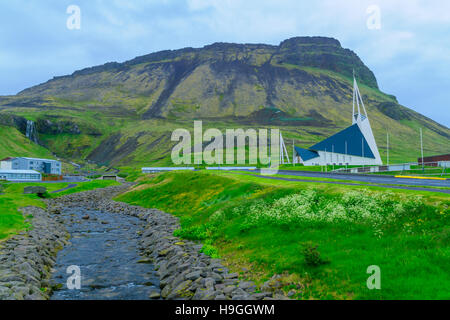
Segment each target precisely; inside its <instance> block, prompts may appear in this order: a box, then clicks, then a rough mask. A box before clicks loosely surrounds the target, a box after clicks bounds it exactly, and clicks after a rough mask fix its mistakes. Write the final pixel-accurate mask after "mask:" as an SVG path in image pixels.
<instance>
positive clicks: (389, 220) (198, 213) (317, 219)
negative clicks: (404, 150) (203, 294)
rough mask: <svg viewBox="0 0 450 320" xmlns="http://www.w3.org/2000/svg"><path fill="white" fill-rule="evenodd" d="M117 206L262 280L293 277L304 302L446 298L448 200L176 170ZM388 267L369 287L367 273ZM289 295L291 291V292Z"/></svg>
mask: <svg viewBox="0 0 450 320" xmlns="http://www.w3.org/2000/svg"><path fill="white" fill-rule="evenodd" d="M137 181H138V182H139V184H138V185H137V186H136V187H135V188H134V190H132V191H130V192H128V193H126V194H123V195H121V196H120V197H118V200H120V201H124V202H128V203H131V204H135V205H141V206H144V207H153V208H159V209H162V210H165V211H167V212H171V213H173V214H176V215H177V216H179V217H180V221H181V229H179V230H177V231H176V232H175V235H177V236H180V237H183V238H186V239H193V240H200V241H202V242H203V244H204V247H203V249H202V250H203V251H204V252H205V253H207V254H209V255H212V256H217V257H219V256H220V257H224V258H225V260H226V261H227V263H228V264H229V266H230V267H232V268H236V269H237V271H240V270H239V268H242V267H245V268H247V269H250V268H251V270H252V274H253V275H254V277H255V279H253V280H255V281H257V282H262V281H264V280H267V279H268V278H269V277H270V276H272V275H273V274H274V273H284V272H286V273H289V274H290V275H292V276H293V277H294V278H295V279H297V281H298V283H299V284H300V285H301V288H302V289H301V290H298V291H297V292H296V294H295V296H294V297H295V298H298V299H324V298H331V299H334V298H345V299H407V298H411V299H437V298H448V289H447V288H448V286H449V285H450V277H449V275H448V272H447V271H448V270H447V269H448V264H449V262H450V260H449V257H450V229H449V227H448V226H449V225H450V224H449V222H450V221H449V213H450V211H449V209H448V205H449V204H450V201H449V198H448V196H447V195H443V194H438V193H433V192H428V193H422V194H421V193H418V192H417V191H411V190H393V191H386V189H381V188H378V187H352V186H336V185H314V184H312V183H310V182H304V183H302V182H295V183H294V182H286V181H276V180H264V181H262V180H258V178H256V177H251V176H247V175H233V174H227V173H220V174H212V173H192V172H178V173H175V172H173V173H165V174H160V175H148V176H147V177H141V178H138V179H137ZM371 265H378V266H379V267H380V268H381V277H382V280H381V281H382V289H381V290H369V289H368V288H367V286H366V280H367V278H368V277H369V274H367V273H366V270H367V267H369V266H371ZM285 289H287V290H288V289H289V288H285Z"/></svg>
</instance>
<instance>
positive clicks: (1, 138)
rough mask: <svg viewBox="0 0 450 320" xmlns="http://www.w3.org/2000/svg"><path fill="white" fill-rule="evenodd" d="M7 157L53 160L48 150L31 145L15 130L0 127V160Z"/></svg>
mask: <svg viewBox="0 0 450 320" xmlns="http://www.w3.org/2000/svg"><path fill="white" fill-rule="evenodd" d="M8 156H23V157H45V158H54V157H53V156H52V154H51V152H50V151H49V150H48V149H46V148H44V147H41V146H39V145H37V144H35V143H32V142H31V141H30V140H29V139H28V138H27V137H25V136H24V135H23V134H22V133H20V132H19V131H18V130H17V129H16V128H14V127H7V126H2V125H0V159H3V158H5V157H8Z"/></svg>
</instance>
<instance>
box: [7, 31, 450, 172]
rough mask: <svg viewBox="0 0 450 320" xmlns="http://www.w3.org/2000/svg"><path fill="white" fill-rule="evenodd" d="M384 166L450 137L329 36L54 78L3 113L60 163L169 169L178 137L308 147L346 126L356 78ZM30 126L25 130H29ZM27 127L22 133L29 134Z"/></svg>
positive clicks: (434, 148) (166, 56) (188, 53)
mask: <svg viewBox="0 0 450 320" xmlns="http://www.w3.org/2000/svg"><path fill="white" fill-rule="evenodd" d="M353 69H354V70H355V74H356V77H357V79H358V82H359V85H360V90H361V94H362V97H363V99H364V102H365V105H366V108H367V112H368V115H369V118H370V120H371V124H372V127H373V131H374V134H375V138H376V141H377V143H378V146H379V149H380V153H381V156H382V158H383V160H384V159H385V157H386V133H387V132H389V135H390V146H391V151H390V159H391V161H397V162H404V161H414V160H416V159H417V157H418V156H419V154H420V152H419V128H423V130H424V153H425V155H434V154H441V153H448V145H449V144H448V141H449V138H450V130H449V129H448V128H447V127H445V126H442V125H440V124H438V123H437V122H435V121H433V120H431V119H429V118H426V117H424V116H422V115H420V114H418V113H416V112H414V111H413V110H411V109H408V108H406V107H404V106H401V105H399V104H398V102H397V100H396V98H395V97H393V96H391V95H388V94H386V93H383V92H381V91H380V90H379V89H378V84H377V81H376V78H375V76H374V75H373V73H372V72H371V71H370V70H369V68H367V66H365V65H364V63H363V62H362V61H361V60H360V59H359V58H358V56H357V55H356V54H355V53H354V52H352V51H351V50H349V49H345V48H342V47H341V45H340V43H339V42H338V41H337V40H335V39H331V38H321V37H313V38H308V37H301V38H300V37H299V38H292V39H288V40H286V41H283V42H282V43H280V45H278V46H270V45H263V44H255V45H253V44H229V43H216V44H213V45H210V46H205V47H203V48H198V49H194V48H185V49H181V50H174V51H162V52H156V53H152V54H149V55H146V56H142V57H137V58H135V59H132V60H130V61H126V62H124V63H107V64H105V65H102V66H96V67H92V68H87V69H83V70H80V71H76V72H74V73H73V74H72V75H68V76H63V77H55V78H54V79H52V80H49V81H48V82H46V83H43V84H40V85H37V86H34V87H31V88H29V89H26V90H24V91H23V92H21V93H19V94H18V95H16V96H6V97H0V123H1V117H2V115H3V116H5V115H6V114H14V115H16V116H21V117H23V121H22V123H23V122H24V120H25V119H29V120H33V121H35V122H36V126H37V130H38V133H39V138H40V141H41V144H42V145H44V146H46V147H47V148H48V149H49V150H51V152H53V153H55V154H57V155H58V156H59V157H62V158H67V159H73V160H76V161H77V162H82V161H85V160H92V161H95V162H98V163H102V164H108V165H114V166H120V165H122V166H123V165H127V166H128V165H134V166H141V165H150V164H154V165H166V164H170V163H171V162H170V151H171V148H172V146H173V145H174V143H172V142H171V141H170V137H171V133H172V131H173V130H174V129H176V128H186V129H189V130H192V127H193V121H194V120H203V121H204V127H205V129H206V128H219V129H221V130H223V129H225V128H265V127H274V128H280V129H281V130H282V132H283V135H284V138H285V140H286V141H287V142H288V143H289V144H291V141H292V139H294V140H295V143H296V144H297V145H299V146H303V147H309V146H311V145H312V144H314V143H316V142H318V141H320V140H322V139H324V138H326V137H328V136H330V135H332V134H334V133H336V132H338V131H339V130H341V129H343V128H345V127H347V126H349V125H350V124H351V112H352V78H351V75H352V72H353ZM25 122H26V121H25ZM22 130H23V128H22Z"/></svg>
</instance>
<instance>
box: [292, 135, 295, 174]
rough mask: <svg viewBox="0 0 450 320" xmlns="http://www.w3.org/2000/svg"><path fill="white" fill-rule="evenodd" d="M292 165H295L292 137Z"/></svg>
mask: <svg viewBox="0 0 450 320" xmlns="http://www.w3.org/2000/svg"><path fill="white" fill-rule="evenodd" d="M292 166H293V167H295V146H294V139H292Z"/></svg>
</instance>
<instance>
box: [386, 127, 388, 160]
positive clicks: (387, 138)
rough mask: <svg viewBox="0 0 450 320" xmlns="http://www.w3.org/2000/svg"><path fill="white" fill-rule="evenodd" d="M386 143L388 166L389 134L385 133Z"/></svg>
mask: <svg viewBox="0 0 450 320" xmlns="http://www.w3.org/2000/svg"><path fill="white" fill-rule="evenodd" d="M386 141H387V161H386V162H387V165H389V132H386Z"/></svg>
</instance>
